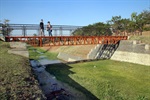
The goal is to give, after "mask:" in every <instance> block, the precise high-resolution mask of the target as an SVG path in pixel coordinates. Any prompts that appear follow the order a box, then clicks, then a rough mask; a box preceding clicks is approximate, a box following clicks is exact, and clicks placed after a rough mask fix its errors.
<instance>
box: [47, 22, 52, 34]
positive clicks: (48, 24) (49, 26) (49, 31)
mask: <svg viewBox="0 0 150 100" xmlns="http://www.w3.org/2000/svg"><path fill="white" fill-rule="evenodd" d="M47 31H48V33H49V36H52V25H51V24H50V21H48V22H47Z"/></svg>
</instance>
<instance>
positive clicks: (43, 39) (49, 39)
mask: <svg viewBox="0 0 150 100" xmlns="http://www.w3.org/2000/svg"><path fill="white" fill-rule="evenodd" d="M120 40H127V36H16V37H14V36H7V37H6V41H8V42H13V41H18V42H26V43H27V44H30V45H32V46H35V47H37V46H40V47H42V46H66V45H92V44H116V43H117V42H119V41H120Z"/></svg>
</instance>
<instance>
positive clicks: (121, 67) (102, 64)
mask: <svg viewBox="0 0 150 100" xmlns="http://www.w3.org/2000/svg"><path fill="white" fill-rule="evenodd" d="M46 70H47V71H48V72H50V73H51V74H53V75H55V76H56V78H57V79H58V80H60V81H63V82H65V83H68V84H69V85H70V86H72V87H74V88H76V89H78V90H79V91H81V92H83V93H84V94H86V95H87V97H88V98H89V99H92V98H93V95H94V96H95V97H96V98H98V99H101V100H148V99H150V95H149V93H150V78H149V77H150V66H143V65H138V64H132V63H125V62H118V61H111V60H101V61H94V62H84V63H78V64H67V65H66V64H57V65H50V66H47V68H46Z"/></svg>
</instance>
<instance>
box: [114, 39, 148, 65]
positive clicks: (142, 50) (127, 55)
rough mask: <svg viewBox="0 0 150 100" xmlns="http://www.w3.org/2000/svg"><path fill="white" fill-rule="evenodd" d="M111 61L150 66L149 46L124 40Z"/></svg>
mask: <svg viewBox="0 0 150 100" xmlns="http://www.w3.org/2000/svg"><path fill="white" fill-rule="evenodd" d="M111 60H117V61H125V62H131V63H137V64H142V65H148V66H149V65H150V48H149V44H144V43H140V42H139V41H135V40H122V41H120V44H119V47H118V48H117V49H116V51H115V52H114V54H113V55H112V57H111Z"/></svg>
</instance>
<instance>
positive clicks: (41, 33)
mask: <svg viewBox="0 0 150 100" xmlns="http://www.w3.org/2000/svg"><path fill="white" fill-rule="evenodd" d="M40 35H41V36H44V23H43V19H41V22H40Z"/></svg>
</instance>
